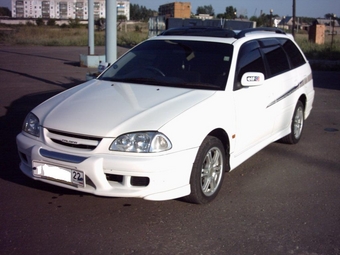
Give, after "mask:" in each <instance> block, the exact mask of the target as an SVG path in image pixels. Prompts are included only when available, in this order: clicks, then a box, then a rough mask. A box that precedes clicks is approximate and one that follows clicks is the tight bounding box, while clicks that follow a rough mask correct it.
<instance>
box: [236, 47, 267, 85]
mask: <svg viewBox="0 0 340 255" xmlns="http://www.w3.org/2000/svg"><path fill="white" fill-rule="evenodd" d="M259 47H260V46H259V44H258V42H257V41H251V42H247V43H245V44H244V45H243V46H242V47H241V49H240V52H239V57H238V61H237V69H236V77H235V84H234V90H237V89H240V88H241V87H242V86H241V78H242V75H243V74H245V73H246V72H260V73H263V74H264V75H265V74H266V71H265V67H264V63H263V59H262V56H261V52H260V50H259Z"/></svg>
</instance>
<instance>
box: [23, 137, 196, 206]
mask: <svg viewBox="0 0 340 255" xmlns="http://www.w3.org/2000/svg"><path fill="white" fill-rule="evenodd" d="M16 141H17V147H18V152H19V156H20V159H21V162H20V169H21V171H22V172H23V173H24V174H26V175H27V176H29V177H30V178H32V179H34V180H39V181H43V182H46V183H50V184H53V185H57V186H60V187H64V188H68V189H73V190H77V191H82V192H86V193H91V194H94V195H99V196H110V197H138V198H144V199H147V200H168V199H174V198H178V197H183V196H186V195H188V194H190V185H189V182H190V174H191V169H192V164H193V162H194V160H195V157H196V153H197V150H198V148H194V149H188V150H185V151H181V152H176V153H168V154H159V155H157V154H143V155H140V154H138V155H136V154H134V153H121V152H109V151H108V152H107V153H94V152H92V153H91V152H84V153H79V152H77V153H70V152H69V151H67V152H64V151H61V150H57V149H55V148H51V147H49V146H48V145H46V144H44V143H42V142H40V141H38V140H35V139H32V138H30V137H28V136H26V135H24V134H22V133H20V134H19V135H18V136H17V139H16ZM33 161H34V162H36V163H39V164H47V165H52V166H58V167H62V168H65V169H74V170H79V171H82V172H83V173H84V174H85V176H86V178H85V186H84V187H82V186H81V185H75V184H72V183H66V182H65V181H60V180H58V179H54V178H45V177H39V176H36V175H34V174H33V170H32V168H33V167H32V162H33Z"/></svg>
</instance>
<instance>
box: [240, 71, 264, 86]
mask: <svg viewBox="0 0 340 255" xmlns="http://www.w3.org/2000/svg"><path fill="white" fill-rule="evenodd" d="M263 82H264V74H263V73H258V72H249V73H245V74H243V76H242V79H241V85H242V86H244V87H253V86H260V85H262V84H263Z"/></svg>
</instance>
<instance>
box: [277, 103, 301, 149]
mask: <svg viewBox="0 0 340 255" xmlns="http://www.w3.org/2000/svg"><path fill="white" fill-rule="evenodd" d="M304 121H305V114H304V106H303V104H302V102H301V101H298V102H297V104H296V107H295V110H294V114H293V118H292V122H291V127H290V130H291V132H290V134H288V135H286V136H285V137H283V138H282V142H284V143H288V144H296V143H298V142H299V141H300V138H301V136H302V131H303V127H304Z"/></svg>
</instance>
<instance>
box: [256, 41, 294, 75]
mask: <svg viewBox="0 0 340 255" xmlns="http://www.w3.org/2000/svg"><path fill="white" fill-rule="evenodd" d="M262 51H263V53H264V55H265V58H266V61H267V63H268V67H269V73H270V74H269V75H270V77H273V76H275V75H278V74H281V73H283V72H286V71H289V69H290V67H289V62H288V59H287V56H286V53H285V52H284V50H283V49H282V48H281V45H273V46H269V47H265V48H262Z"/></svg>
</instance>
